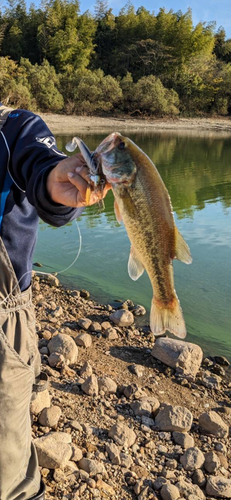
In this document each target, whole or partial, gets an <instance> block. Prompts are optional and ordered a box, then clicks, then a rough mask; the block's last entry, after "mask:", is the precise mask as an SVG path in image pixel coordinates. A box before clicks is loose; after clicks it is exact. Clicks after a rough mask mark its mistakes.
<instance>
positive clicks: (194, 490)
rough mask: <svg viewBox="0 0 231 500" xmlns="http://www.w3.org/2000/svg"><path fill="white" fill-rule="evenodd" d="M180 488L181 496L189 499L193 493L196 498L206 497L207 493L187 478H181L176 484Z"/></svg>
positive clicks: (202, 499) (202, 498)
mask: <svg viewBox="0 0 231 500" xmlns="http://www.w3.org/2000/svg"><path fill="white" fill-rule="evenodd" d="M175 486H176V487H177V488H178V489H179V490H180V494H181V497H184V498H186V500H189V497H190V496H191V495H194V497H195V498H200V499H201V500H204V499H205V495H204V493H203V491H202V490H201V489H200V488H199V486H197V484H192V483H190V482H188V481H186V480H185V479H180V481H178V482H177V483H176V485H175Z"/></svg>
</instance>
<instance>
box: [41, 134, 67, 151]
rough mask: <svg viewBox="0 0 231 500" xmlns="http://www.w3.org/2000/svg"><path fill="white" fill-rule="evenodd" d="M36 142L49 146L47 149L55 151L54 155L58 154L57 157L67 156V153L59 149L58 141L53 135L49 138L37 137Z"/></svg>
mask: <svg viewBox="0 0 231 500" xmlns="http://www.w3.org/2000/svg"><path fill="white" fill-rule="evenodd" d="M35 140H36V141H37V142H40V144H44V145H45V146H47V148H49V149H51V150H52V151H54V153H56V154H57V155H59V156H66V155H65V153H61V151H59V150H58V149H57V146H56V140H55V138H54V137H53V135H49V136H47V137H35Z"/></svg>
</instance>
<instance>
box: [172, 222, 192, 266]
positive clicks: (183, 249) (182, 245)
mask: <svg viewBox="0 0 231 500" xmlns="http://www.w3.org/2000/svg"><path fill="white" fill-rule="evenodd" d="M175 258H176V259H178V260H181V262H184V263H185V264H191V262H192V256H191V253H190V250H189V246H188V245H187V243H186V241H185V240H184V238H183V236H182V235H181V234H180V231H179V230H178V229H177V227H176V226H175Z"/></svg>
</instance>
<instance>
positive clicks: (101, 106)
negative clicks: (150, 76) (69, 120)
mask: <svg viewBox="0 0 231 500" xmlns="http://www.w3.org/2000/svg"><path fill="white" fill-rule="evenodd" d="M60 84H61V89H62V90H61V91H62V94H63V96H65V104H66V109H67V111H68V110H69V109H70V110H72V111H73V110H74V111H75V112H76V113H78V114H87V115H89V114H93V113H108V112H110V111H113V108H114V107H115V106H116V105H117V104H118V103H119V102H120V101H121V100H122V90H121V88H120V85H119V83H118V81H117V80H116V79H115V78H113V77H112V76H110V75H107V76H104V73H103V71H102V70H96V71H90V70H84V71H75V72H73V73H72V74H71V75H70V77H68V75H67V74H65V75H64V76H63V77H62V78H61V80H60Z"/></svg>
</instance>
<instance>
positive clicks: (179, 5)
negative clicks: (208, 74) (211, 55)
mask: <svg viewBox="0 0 231 500" xmlns="http://www.w3.org/2000/svg"><path fill="white" fill-rule="evenodd" d="M26 2H27V5H30V3H31V2H30V0H26ZM125 3H126V0H108V4H109V6H110V7H111V8H112V9H113V12H114V13H115V14H117V13H118V12H119V10H120V9H121V7H123V6H124V5H125ZM132 3H133V5H134V6H135V8H138V7H140V6H141V5H143V6H144V7H145V8H146V9H148V10H150V11H154V12H155V14H157V13H158V12H159V9H160V7H165V8H166V9H167V10H169V9H173V11H174V12H177V11H178V10H181V11H182V12H186V10H187V9H188V7H191V9H192V13H193V23H194V25H195V24H197V23H198V22H200V21H203V22H206V23H207V22H210V21H216V23H217V24H216V27H217V29H218V28H219V26H223V28H224V29H225V31H226V36H227V38H231V1H230V0H164V1H160V2H159V1H158V2H152V1H151V0H133V1H132ZM4 4H6V2H5V1H4V0H0V5H1V6H3V5H4ZM34 4H35V5H36V6H37V5H40V1H39V0H35V1H34ZM94 4H95V1H94V0H80V7H81V11H82V12H84V11H85V10H87V9H89V10H90V11H92V12H94Z"/></svg>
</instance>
